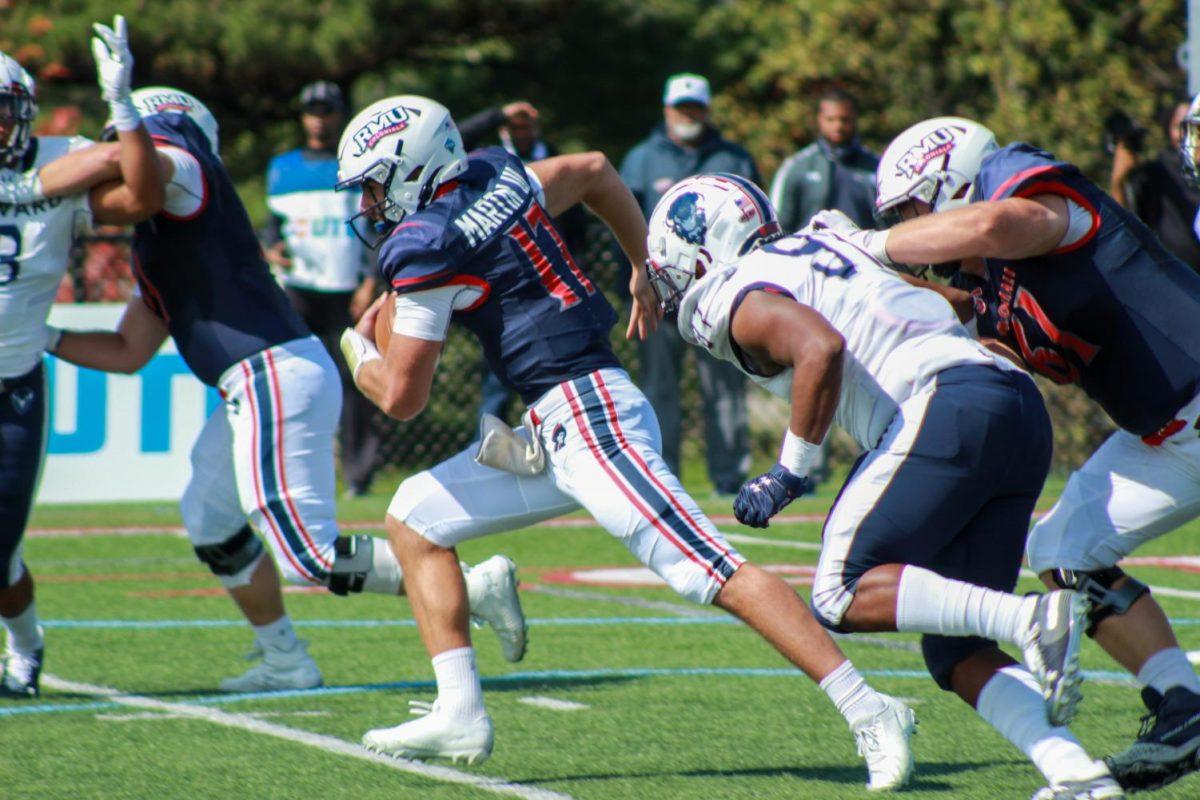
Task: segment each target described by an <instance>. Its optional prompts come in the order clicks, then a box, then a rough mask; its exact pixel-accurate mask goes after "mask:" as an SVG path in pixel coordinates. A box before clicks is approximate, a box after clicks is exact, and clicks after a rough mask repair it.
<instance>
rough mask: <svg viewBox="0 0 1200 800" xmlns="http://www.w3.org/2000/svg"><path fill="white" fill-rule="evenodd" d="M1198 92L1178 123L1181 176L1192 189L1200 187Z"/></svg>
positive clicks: (1199, 100)
mask: <svg viewBox="0 0 1200 800" xmlns="http://www.w3.org/2000/svg"><path fill="white" fill-rule="evenodd" d="M1197 158H1200V94H1198V95H1196V97H1195V98H1193V100H1192V103H1191V105H1189V106H1188V110H1187V116H1186V117H1184V118H1183V121H1182V122H1180V123H1179V162H1180V167H1182V168H1183V178H1184V180H1185V181H1186V182H1187V185H1188V186H1190V187H1192V188H1193V189H1200V164H1197V163H1196V159H1197Z"/></svg>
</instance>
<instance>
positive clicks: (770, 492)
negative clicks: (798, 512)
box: [733, 464, 813, 528]
mask: <svg viewBox="0 0 1200 800" xmlns="http://www.w3.org/2000/svg"><path fill="white" fill-rule="evenodd" d="M812 490H813V482H812V481H811V480H809V479H808V478H807V477H804V478H797V477H796V476H795V475H793V474H792V473H791V472H789V471H788V469H787V467H785V466H783V465H782V464H776V465H775V466H773V467H771V469H770V471H769V472H766V473H765V474H763V475H759V476H758V477H757V478H754V479H753V480H749V481H746V483H745V484H743V485H742V488H741V490H740V491H739V492H738V496H737V499H736V500H734V501H733V515H734V516H735V517H737V519H738V522H740V523H742V524H743V525H749V526H750V527H751V528H765V527H767V521H768V520H770V519H771V517H773V516H775V515H776V514H778V513H779V512H780V511H782V510H783V508H784V506H786V505H787V504H788V503H790V502H792V501H793V500H795V499H796V498H797V497H800V496H801V495H804V494H808V493H809V492H811V491H812Z"/></svg>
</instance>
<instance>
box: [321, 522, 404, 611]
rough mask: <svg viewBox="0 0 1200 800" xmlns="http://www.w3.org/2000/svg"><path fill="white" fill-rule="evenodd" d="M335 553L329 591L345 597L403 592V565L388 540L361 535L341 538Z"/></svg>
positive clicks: (334, 547)
mask: <svg viewBox="0 0 1200 800" xmlns="http://www.w3.org/2000/svg"><path fill="white" fill-rule="evenodd" d="M333 552H334V558H333V569H332V570H330V572H329V591H331V592H333V593H334V594H336V595H341V596H345V595H347V594H350V593H351V592H353V593H358V592H371V593H373V594H390V595H396V594H399V593H400V584H401V579H402V573H401V570H400V562H399V561H397V560H396V555H395V554H394V553H393V552H392V548H391V546H390V545H389V544H388V543H387V541H386V540H385V539H377V538H375V537H374V536H364V535H361V534H360V535H357V536H339V537H338V538H337V540H335V541H334V543H333Z"/></svg>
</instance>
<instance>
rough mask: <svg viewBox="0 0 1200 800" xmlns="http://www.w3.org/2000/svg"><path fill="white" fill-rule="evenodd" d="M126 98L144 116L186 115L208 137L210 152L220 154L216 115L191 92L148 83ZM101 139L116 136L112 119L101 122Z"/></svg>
mask: <svg viewBox="0 0 1200 800" xmlns="http://www.w3.org/2000/svg"><path fill="white" fill-rule="evenodd" d="M129 99H130V100H132V101H133V105H134V106H135V107H136V108H137V110H138V113H139V114H141V115H142V117H143V118H145V117H152V116H154V115H155V114H187V115H188V116H189V117H191V118H192V122H195V123H196V125H197V126H198V127H199V128H200V130H201V131H202V132H203V133H204V137H205V138H206V139H208V145H209V147H211V148H212V151H213V154H214V155H220V154H219V153H218V152H217V146H218V144H219V141H218V137H217V131H218V126H217V118H216V117H214V116H213V114H212V112H211V111H209V110H208V106H206V105H204V103H201V102H200V101H199V100H198V99H196V97H194V96H193V95H190V94H188V93H187V92H185V91H183V90H182V89H175V88H172V87H170V86H147V87H146V88H145V89H138V90H137V91H136V92H134V93H133V94H131V95H130V96H129ZM100 138H101V139H102V140H104V141H106V142H107V141H112V140H113V139H115V138H117V129H116V128H114V127H113V124H112V120H109V121H108V122H106V123H105V124H104V132H103V133H102V134H101V135H100Z"/></svg>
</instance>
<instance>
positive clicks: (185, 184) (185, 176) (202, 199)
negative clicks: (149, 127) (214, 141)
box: [158, 147, 208, 218]
mask: <svg viewBox="0 0 1200 800" xmlns="http://www.w3.org/2000/svg"><path fill="white" fill-rule="evenodd" d="M158 152H160V153H162V154H163V155H164V156H166V157H167V158H169V159H170V160H171V163H172V164H174V166H175V174H174V175H172V176H171V181H170V182H169V183H168V184H167V196H166V202H164V203H163V211H164V212H165V213H167V214H169V215H171V216H172V217H183V218H187V217H192V216H195V215H196V214H197V213H199V212H200V210H201V209H202V208H204V204H205V203H206V202H207V200H208V186H207V185H206V184H205V181H204V170H203V169H201V167H200V162H199V161H197V160H196V158H195V156H193V155H192V154H191V153H189V152H187V151H186V150H182V149H180V148H178V147H159V148H158Z"/></svg>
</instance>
